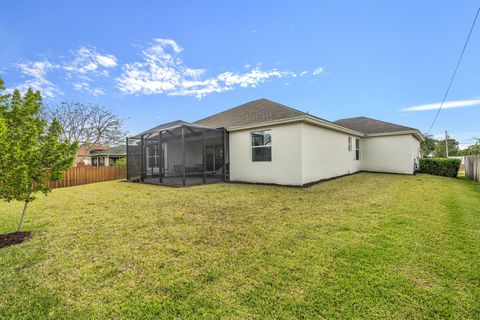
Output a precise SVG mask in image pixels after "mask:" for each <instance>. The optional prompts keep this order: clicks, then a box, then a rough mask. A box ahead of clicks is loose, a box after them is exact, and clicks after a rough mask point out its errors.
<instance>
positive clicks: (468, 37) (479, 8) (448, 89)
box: [427, 6, 480, 135]
mask: <svg viewBox="0 0 480 320" xmlns="http://www.w3.org/2000/svg"><path fill="white" fill-rule="evenodd" d="M479 13H480V6H479V7H478V9H477V14H476V15H475V19H473V23H472V26H471V27H470V32H468V36H467V40H466V41H465V44H464V45H463V50H462V53H461V54H460V58H459V59H458V62H457V65H456V67H455V71H453V74H452V78H451V79H450V83H449V84H448V87H447V91H445V95H444V96H443V100H442V103H441V104H440V107H439V108H438V111H437V114H436V115H435V118H434V119H433V122H432V125H431V126H430V129H428V132H427V135H428V134H430V131H431V130H432V128H433V126H434V125H435V122H436V121H437V118H438V115H439V114H440V111H442V107H443V104H444V103H445V100H446V99H447V96H448V92H449V91H450V87H451V86H452V83H453V79H454V78H455V75H456V74H457V70H458V67H459V66H460V62H461V61H462V58H463V54H464V53H465V49H467V45H468V41H469V40H470V35H471V34H472V31H473V28H474V27H475V23H476V22H477V18H478V14H479Z"/></svg>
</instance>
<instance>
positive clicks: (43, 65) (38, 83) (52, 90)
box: [15, 60, 63, 98]
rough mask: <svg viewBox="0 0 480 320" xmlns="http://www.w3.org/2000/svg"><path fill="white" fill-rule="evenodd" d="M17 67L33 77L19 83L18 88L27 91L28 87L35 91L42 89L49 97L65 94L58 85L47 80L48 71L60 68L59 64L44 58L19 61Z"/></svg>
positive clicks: (24, 73) (45, 95)
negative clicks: (41, 59)
mask: <svg viewBox="0 0 480 320" xmlns="http://www.w3.org/2000/svg"><path fill="white" fill-rule="evenodd" d="M15 67H17V68H18V69H19V70H20V72H21V73H22V74H23V75H25V76H28V77H31V79H29V80H27V81H25V82H24V83H22V84H20V85H18V86H17V87H16V89H18V90H20V91H22V92H25V91H27V90H28V88H32V90H34V91H37V90H38V91H40V92H41V93H42V96H44V97H47V98H54V97H55V96H56V95H58V94H63V92H62V91H60V89H59V88H58V87H57V86H56V85H54V84H53V83H52V82H50V81H49V80H47V73H48V72H49V71H51V70H53V69H55V68H58V65H54V64H52V63H50V62H49V61H47V60H43V61H34V62H33V61H26V62H22V63H17V64H16V65H15Z"/></svg>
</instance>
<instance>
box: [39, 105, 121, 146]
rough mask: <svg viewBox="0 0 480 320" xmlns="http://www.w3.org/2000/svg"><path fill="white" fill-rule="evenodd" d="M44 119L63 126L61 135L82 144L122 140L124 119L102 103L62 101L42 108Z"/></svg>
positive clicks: (115, 143)
mask: <svg viewBox="0 0 480 320" xmlns="http://www.w3.org/2000/svg"><path fill="white" fill-rule="evenodd" d="M44 114H45V117H46V119H47V120H48V121H49V122H52V120H53V119H57V121H59V122H60V124H61V125H62V131H61V138H62V139H64V140H66V141H68V142H70V143H72V142H74V141H77V142H78V143H79V145H81V146H87V147H91V146H96V145H108V146H112V145H118V144H119V143H120V142H124V140H125V137H126V132H125V131H123V129H122V127H123V119H122V118H121V117H120V116H119V115H117V114H116V113H114V112H113V111H111V110H109V109H108V108H107V107H105V106H102V105H93V104H84V103H81V102H62V103H60V104H59V105H57V106H54V107H47V108H45V110H44Z"/></svg>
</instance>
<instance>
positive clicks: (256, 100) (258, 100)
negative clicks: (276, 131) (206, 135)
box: [193, 98, 307, 123]
mask: <svg viewBox="0 0 480 320" xmlns="http://www.w3.org/2000/svg"><path fill="white" fill-rule="evenodd" d="M260 101H266V102H270V103H274V104H277V105H279V106H281V107H283V108H286V109H289V110H292V111H295V112H298V113H301V114H307V113H305V112H303V111H301V110H298V109H295V108H292V107H289V106H286V105H284V104H281V103H278V102H276V101H273V100H270V99H267V98H258V99H255V100H251V101H248V102H245V103H242V104H240V105H238V106H235V107H232V108H229V109H226V110H223V111H220V112H217V113H214V114H212V115H210V116H208V117H205V118H201V119H198V120H196V121H194V122H193V123H197V122H201V121H204V120H207V119H210V118H213V117H216V116H218V115H220V114H222V113H225V112H229V111H233V110H236V109H239V108H242V107H244V106H246V105H249V104H252V103H256V102H260Z"/></svg>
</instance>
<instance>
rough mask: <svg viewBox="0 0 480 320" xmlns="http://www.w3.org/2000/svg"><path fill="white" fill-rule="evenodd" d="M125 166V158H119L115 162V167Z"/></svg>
mask: <svg viewBox="0 0 480 320" xmlns="http://www.w3.org/2000/svg"><path fill="white" fill-rule="evenodd" d="M126 166H127V158H120V159H118V160H117V161H115V167H126Z"/></svg>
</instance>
